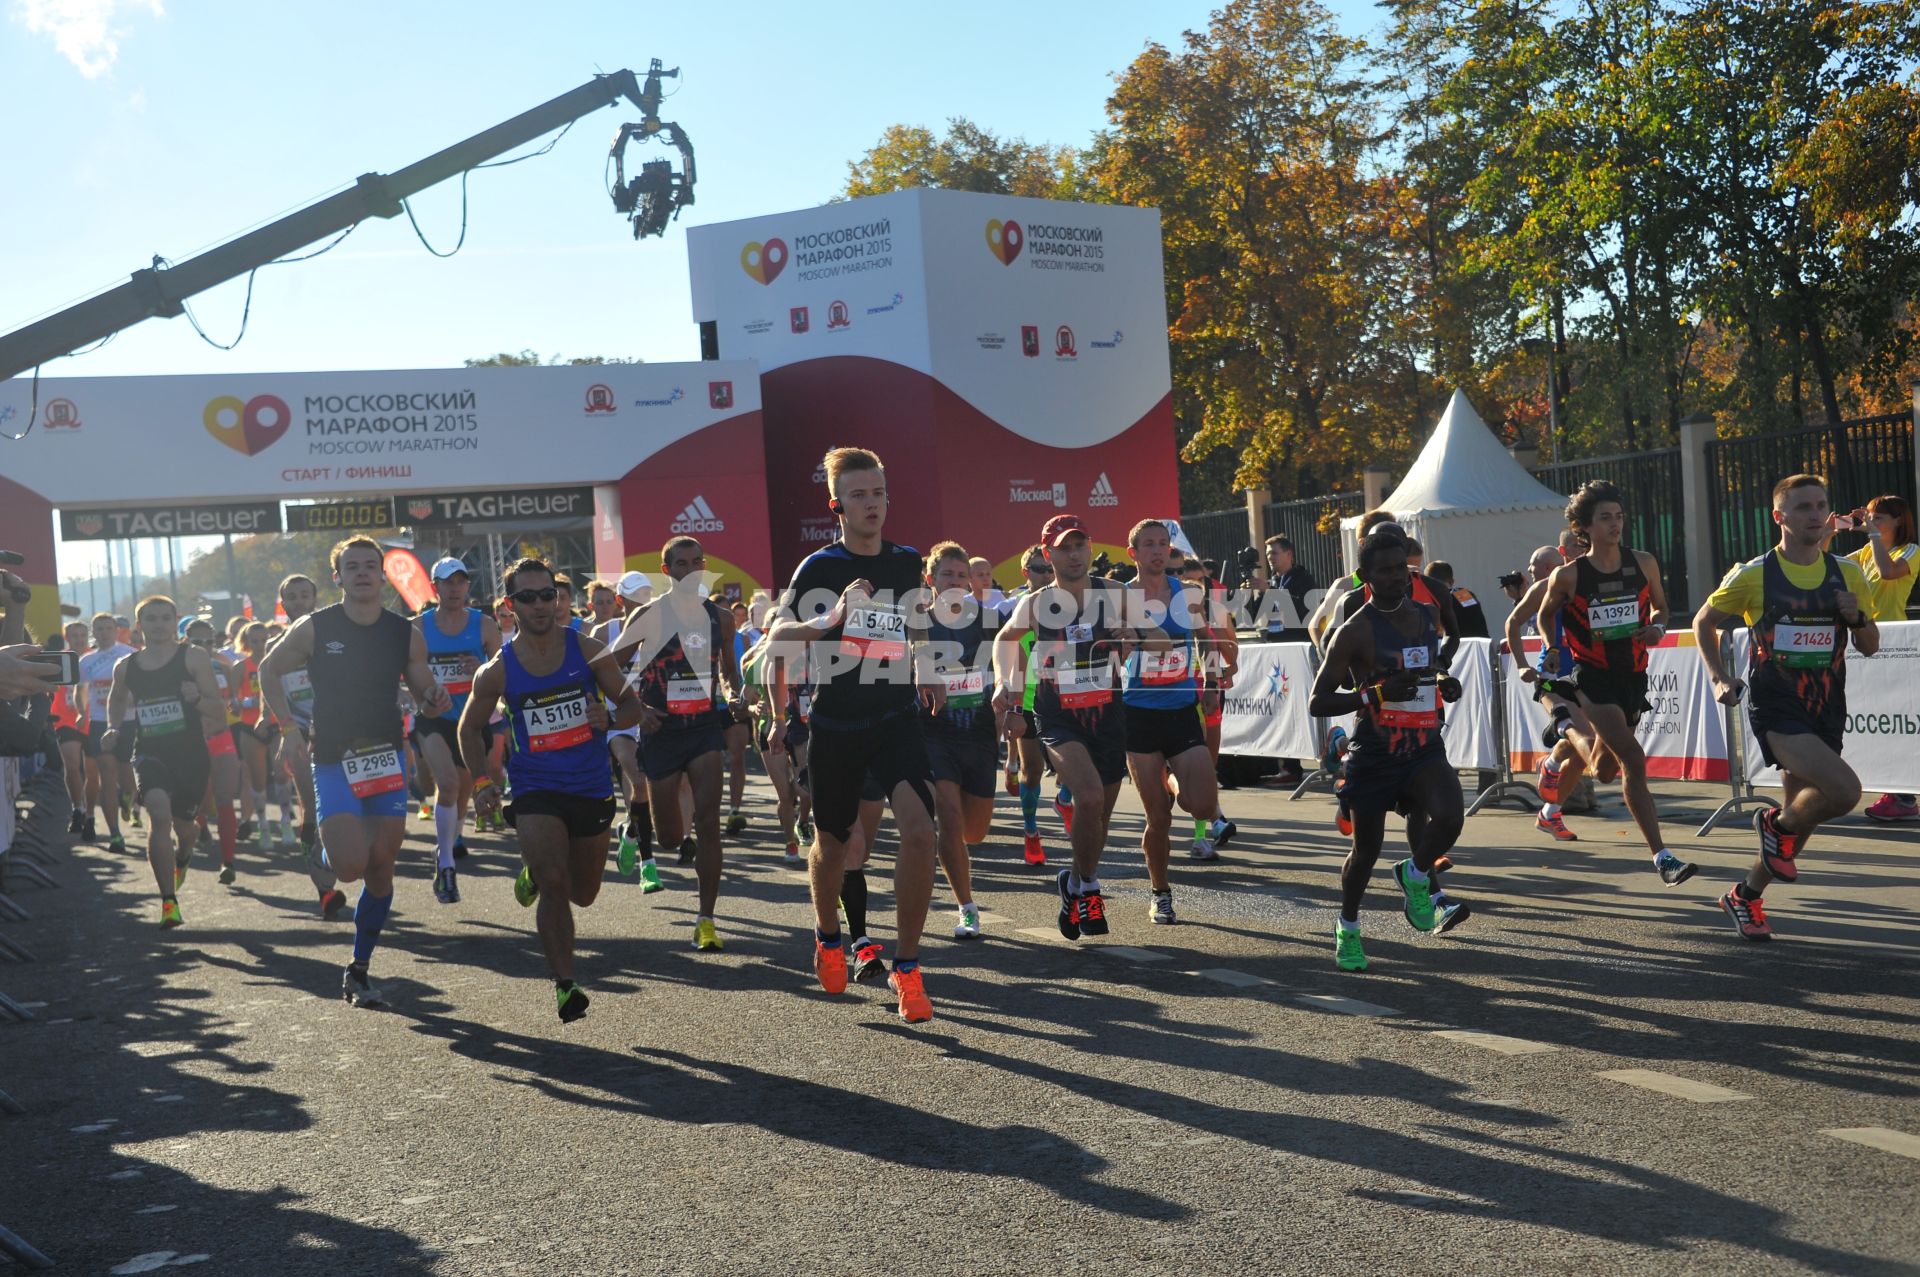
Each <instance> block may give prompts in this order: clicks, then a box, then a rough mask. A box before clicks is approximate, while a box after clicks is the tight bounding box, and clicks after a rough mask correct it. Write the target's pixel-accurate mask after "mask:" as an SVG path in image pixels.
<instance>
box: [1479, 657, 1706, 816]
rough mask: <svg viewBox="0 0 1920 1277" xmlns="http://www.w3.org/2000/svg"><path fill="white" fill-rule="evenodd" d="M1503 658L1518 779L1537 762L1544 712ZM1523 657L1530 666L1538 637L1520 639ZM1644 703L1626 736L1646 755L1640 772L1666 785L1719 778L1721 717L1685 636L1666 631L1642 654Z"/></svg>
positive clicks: (1513, 762) (1510, 737)
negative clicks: (1645, 708) (1523, 645)
mask: <svg viewBox="0 0 1920 1277" xmlns="http://www.w3.org/2000/svg"><path fill="white" fill-rule="evenodd" d="M1502 659H1503V660H1505V661H1506V684H1507V687H1506V712H1507V749H1508V755H1509V758H1508V761H1509V765H1510V766H1511V767H1512V768H1513V770H1514V771H1515V772H1517V773H1521V774H1524V773H1526V772H1530V771H1532V770H1533V769H1534V768H1536V767H1538V766H1539V765H1540V760H1541V759H1542V758H1543V757H1545V751H1544V750H1543V749H1542V748H1541V745H1540V733H1541V731H1542V729H1544V728H1545V727H1546V725H1547V712H1546V710H1545V709H1543V708H1541V705H1540V702H1539V701H1536V700H1535V699H1533V688H1534V685H1533V684H1532V683H1525V682H1522V681H1521V680H1520V675H1519V673H1518V671H1517V670H1516V669H1515V667H1514V664H1513V657H1512V656H1510V655H1509V656H1506V657H1504V658H1502ZM1527 659H1528V662H1529V663H1530V664H1533V665H1536V666H1537V665H1538V663H1539V659H1540V640H1539V639H1537V638H1529V639H1528V640H1527ZM1647 702H1648V704H1650V705H1651V706H1652V707H1653V708H1652V709H1651V710H1650V711H1649V712H1648V713H1646V714H1644V715H1642V716H1641V719H1640V725H1639V727H1638V728H1637V729H1636V730H1635V732H1634V736H1635V738H1636V739H1638V740H1639V742H1640V748H1642V749H1644V750H1645V751H1646V752H1647V775H1649V776H1655V777H1661V778H1664V779H1667V780H1704V781H1723V780H1725V779H1727V774H1728V769H1727V732H1726V717H1725V715H1724V714H1723V712H1722V710H1721V707H1720V704H1719V702H1717V701H1715V700H1714V699H1713V683H1712V680H1710V679H1709V678H1708V677H1707V666H1706V662H1704V661H1702V660H1701V659H1700V652H1699V649H1698V648H1696V647H1695V646H1694V642H1693V635H1692V634H1691V633H1690V632H1683V633H1680V634H1669V635H1667V636H1666V637H1665V638H1663V639H1661V640H1660V644H1659V646H1658V647H1655V648H1653V649H1652V650H1651V651H1649V652H1648V653H1647Z"/></svg>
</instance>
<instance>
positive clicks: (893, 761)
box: [807, 703, 933, 842]
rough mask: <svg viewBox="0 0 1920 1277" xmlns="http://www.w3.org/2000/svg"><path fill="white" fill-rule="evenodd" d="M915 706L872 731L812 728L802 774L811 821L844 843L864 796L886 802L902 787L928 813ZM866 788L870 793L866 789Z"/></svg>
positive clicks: (929, 771) (926, 771)
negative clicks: (810, 799) (804, 774)
mask: <svg viewBox="0 0 1920 1277" xmlns="http://www.w3.org/2000/svg"><path fill="white" fill-rule="evenodd" d="M919 709H920V707H919V705H918V704H917V703H916V704H913V705H909V706H907V707H905V708H903V709H901V710H899V711H897V712H895V713H893V714H892V715H889V716H888V717H886V718H883V719H881V720H880V721H879V722H878V723H876V724H874V725H872V726H871V727H856V728H852V729H845V728H830V727H826V726H824V725H822V724H820V723H818V722H815V723H814V724H813V728H812V732H813V742H812V750H811V752H810V753H809V754H808V757H807V770H808V771H809V772H810V773H811V774H810V777H809V780H810V781H811V788H812V791H813V822H814V825H815V827H816V828H818V829H819V830H820V831H821V832H823V833H826V834H830V835H832V836H833V837H834V838H835V839H837V840H839V841H840V842H845V841H846V840H847V838H848V836H849V835H850V834H851V833H852V832H853V826H854V822H855V821H856V820H858V819H859V816H860V803H861V801H862V799H863V798H865V796H866V795H867V794H873V795H874V797H877V798H890V797H892V795H893V794H894V792H895V791H896V790H898V789H899V787H900V786H901V785H902V784H906V785H908V786H909V787H911V788H912V790H913V792H914V793H915V794H917V795H918V796H919V798H920V801H921V802H922V803H924V804H925V805H926V809H927V814H928V815H929V816H931V815H932V814H933V785H932V780H933V768H932V765H931V764H930V763H929V762H928V761H927V744H926V737H925V736H924V735H922V734H921V731H920V718H919ZM869 785H871V786H872V788H869Z"/></svg>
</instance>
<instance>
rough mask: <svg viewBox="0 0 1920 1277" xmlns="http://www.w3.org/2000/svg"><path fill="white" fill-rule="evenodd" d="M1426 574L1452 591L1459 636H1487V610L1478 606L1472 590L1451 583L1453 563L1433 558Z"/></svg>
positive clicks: (1477, 600) (1477, 599)
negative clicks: (1457, 614) (1456, 612)
mask: <svg viewBox="0 0 1920 1277" xmlns="http://www.w3.org/2000/svg"><path fill="white" fill-rule="evenodd" d="M1427 575H1428V576H1430V577H1432V578H1433V579H1434V580H1436V581H1438V582H1440V584H1442V585H1444V586H1446V587H1447V589H1449V590H1451V591H1452V592H1453V603H1454V607H1455V608H1456V609H1457V610H1458V611H1459V613H1460V637H1461V638H1486V637H1488V630H1487V610H1486V609H1485V608H1483V607H1481V606H1480V599H1479V596H1478V595H1476V594H1474V592H1473V591H1472V590H1469V589H1468V588H1467V587H1466V586H1464V585H1455V584H1454V583H1453V564H1451V563H1448V562H1447V561H1446V560H1445V559H1435V560H1434V561H1433V562H1432V563H1431V564H1429V565H1428V567H1427Z"/></svg>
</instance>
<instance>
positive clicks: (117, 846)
mask: <svg viewBox="0 0 1920 1277" xmlns="http://www.w3.org/2000/svg"><path fill="white" fill-rule="evenodd" d="M126 849H127V840H126V839H125V838H122V837H121V836H120V835H119V834H114V835H113V836H112V837H111V838H108V839H107V850H108V851H125V850H126Z"/></svg>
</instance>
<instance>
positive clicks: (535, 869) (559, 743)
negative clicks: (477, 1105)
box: [460, 559, 643, 1022]
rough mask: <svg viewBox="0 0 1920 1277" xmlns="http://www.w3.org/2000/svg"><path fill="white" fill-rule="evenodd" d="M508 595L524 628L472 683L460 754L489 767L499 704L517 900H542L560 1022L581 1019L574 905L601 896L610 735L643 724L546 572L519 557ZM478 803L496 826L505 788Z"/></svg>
mask: <svg viewBox="0 0 1920 1277" xmlns="http://www.w3.org/2000/svg"><path fill="white" fill-rule="evenodd" d="M504 588H505V590H506V594H507V597H508V598H510V599H512V600H513V611H514V617H515V619H516V620H517V621H518V622H519V624H518V625H517V627H516V629H515V633H514V637H513V641H512V642H511V643H509V644H507V645H505V646H504V647H502V648H501V649H500V652H499V654H498V655H496V656H495V657H494V658H493V659H492V660H490V661H488V662H487V663H486V664H485V665H483V666H481V667H480V672H479V673H478V674H476V675H474V677H473V686H472V695H471V696H470V697H469V699H468V701H467V705H466V708H465V709H464V710H462V711H461V714H460V752H461V754H462V755H463V756H464V757H465V758H466V760H467V766H468V767H469V768H470V769H471V770H474V771H483V770H484V769H485V767H486V758H487V745H486V737H485V735H484V734H483V729H484V728H485V727H486V724H487V720H488V719H490V718H492V717H493V711H494V708H495V707H496V706H498V705H499V703H500V702H501V701H502V700H503V699H504V700H505V701H506V703H507V705H506V707H507V729H508V730H509V731H511V732H512V733H513V751H512V752H511V753H510V754H509V755H508V757H507V773H508V775H509V777H510V778H511V779H512V781H513V806H512V808H511V809H510V810H509V812H508V817H509V823H511V824H512V825H513V827H514V836H515V838H516V839H518V841H519V843H520V855H521V858H522V859H523V860H524V861H525V862H526V863H525V864H524V865H523V866H522V867H521V870H520V875H519V877H518V878H517V879H515V880H514V884H513V896H514V899H516V900H518V901H519V902H520V903H521V905H522V906H525V905H530V904H532V903H533V902H534V900H535V899H536V898H537V899H538V900H539V901H540V911H539V914H538V916H537V918H536V925H537V926H538V928H539V931H540V947H541V948H542V949H544V950H545V951H546V955H547V966H548V967H549V968H550V969H551V970H552V972H553V985H554V1000H555V1002H556V1004H557V1006H558V1009H559V1012H560V1019H561V1020H562V1021H568V1022H570V1021H573V1020H578V1019H579V1018H580V1017H581V1016H583V1015H585V1014H586V1013H587V995H586V993H585V992H583V991H582V990H581V988H580V986H579V985H577V984H575V983H574V982H573V906H574V905H578V906H580V907H581V908H582V909H584V908H586V907H587V906H588V905H590V904H592V903H593V901H594V898H595V897H596V896H598V895H599V894H600V876H601V874H602V872H604V870H605V869H606V865H607V831H608V830H609V829H610V828H611V827H612V825H613V810H614V805H613V773H612V772H611V771H609V770H608V768H607V731H608V729H609V728H613V729H616V730H617V729H620V728H626V727H632V726H634V725H635V724H640V723H641V722H642V717H643V716H642V711H641V706H640V702H639V699H638V698H637V697H635V696H634V694H633V691H632V689H631V688H629V687H628V686H627V684H626V679H625V678H624V677H622V675H621V672H620V668H619V666H618V665H616V664H615V663H614V662H613V661H610V660H601V661H596V660H595V659H594V658H596V657H598V656H599V655H600V654H601V652H602V651H603V649H602V647H601V645H600V644H599V643H598V642H596V641H594V640H593V639H591V638H589V637H587V636H586V635H583V634H581V633H580V632H579V631H578V630H575V629H571V628H568V627H565V626H563V625H561V624H560V609H559V606H558V603H557V602H556V599H557V597H558V595H557V592H556V591H555V589H554V587H553V570H552V569H551V568H549V567H548V566H547V565H546V564H545V563H543V562H541V561H540V560H539V559H521V560H520V561H519V562H518V563H516V564H514V565H513V567H512V568H510V569H509V570H508V571H507V575H506V580H505V583H504ZM603 697H604V698H605V699H604V700H603V699H602V698H603ZM609 703H611V704H612V705H613V710H612V713H611V714H609V712H608V710H607V705H608V704H609ZM474 801H475V803H476V805H477V807H478V808H479V810H480V812H481V814H483V815H486V816H489V817H491V816H492V815H493V814H494V812H495V811H496V810H498V809H499V807H500V791H499V790H498V789H497V788H495V787H492V786H489V787H487V788H485V789H482V790H481V791H480V792H479V793H478V794H476V795H475V799H474Z"/></svg>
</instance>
